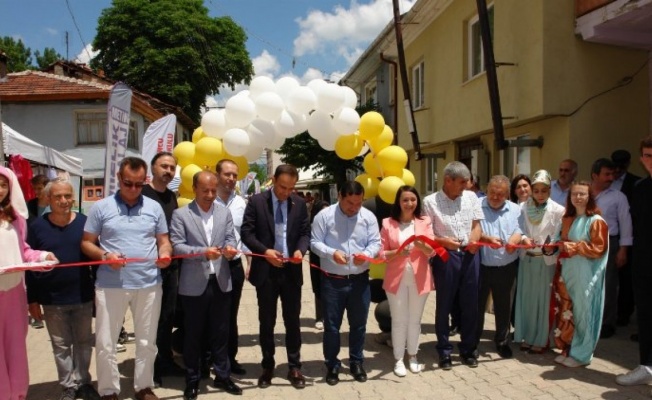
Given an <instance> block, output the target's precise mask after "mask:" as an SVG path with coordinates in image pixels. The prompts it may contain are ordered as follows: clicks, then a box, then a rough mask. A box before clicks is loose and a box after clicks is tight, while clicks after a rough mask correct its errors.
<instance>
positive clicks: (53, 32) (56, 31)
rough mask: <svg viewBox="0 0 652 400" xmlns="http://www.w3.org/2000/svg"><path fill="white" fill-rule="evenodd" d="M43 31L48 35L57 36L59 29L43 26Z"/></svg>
mask: <svg viewBox="0 0 652 400" xmlns="http://www.w3.org/2000/svg"><path fill="white" fill-rule="evenodd" d="M45 31H46V32H47V33H48V35H50V36H57V35H58V34H59V31H58V30H57V29H54V28H45Z"/></svg>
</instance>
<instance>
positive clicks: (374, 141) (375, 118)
mask: <svg viewBox="0 0 652 400" xmlns="http://www.w3.org/2000/svg"><path fill="white" fill-rule="evenodd" d="M393 140H394V132H393V131H392V128H390V127H389V126H388V125H385V120H384V119H383V116H382V115H380V114H379V113H377V112H375V111H369V112H367V113H365V114H364V115H363V116H362V118H360V125H359V128H358V131H357V132H356V133H354V134H353V135H350V136H343V137H341V138H339V139H338V142H337V143H336V148H335V152H336V153H337V155H338V156H339V157H340V158H344V159H346V157H344V155H349V154H351V153H352V152H353V150H352V149H351V147H353V146H358V145H360V143H363V142H364V143H365V145H366V146H367V147H368V148H369V150H370V151H369V152H368V153H367V154H366V155H365V157H364V160H363V161H362V166H363V168H364V171H365V172H364V173H363V174H360V175H358V176H357V177H356V178H355V180H356V181H357V182H359V183H360V184H361V185H362V186H363V187H364V192H365V198H371V197H374V196H376V195H378V196H380V198H381V199H382V200H383V201H384V202H385V203H388V204H392V203H394V199H395V197H396V192H397V191H398V188H399V187H401V186H403V185H410V186H413V185H414V183H415V179H414V175H413V174H412V172H410V171H409V170H407V169H405V167H406V165H407V161H408V156H407V153H406V152H405V150H404V149H403V148H402V147H399V146H395V145H392V141H393ZM338 149H339V151H338ZM347 152H348V153H347ZM363 154H364V153H363ZM351 158H353V157H351Z"/></svg>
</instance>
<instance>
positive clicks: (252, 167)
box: [247, 163, 267, 194]
mask: <svg viewBox="0 0 652 400" xmlns="http://www.w3.org/2000/svg"><path fill="white" fill-rule="evenodd" d="M249 172H255V173H256V177H255V178H254V179H255V180H257V181H258V182H260V183H261V185H262V184H263V183H265V182H266V181H267V168H265V166H264V165H260V164H256V163H254V164H249ZM255 188H256V187H255V186H254V184H253V183H252V184H251V186H249V189H247V194H253V192H254V189H255Z"/></svg>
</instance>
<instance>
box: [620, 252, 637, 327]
mask: <svg viewBox="0 0 652 400" xmlns="http://www.w3.org/2000/svg"><path fill="white" fill-rule="evenodd" d="M632 256H633V254H632V247H631V246H630V247H629V248H628V249H627V264H625V265H624V266H622V267H621V268H619V269H618V322H621V323H622V324H623V325H624V324H627V323H628V322H629V319H630V318H631V316H632V314H633V313H634V288H633V286H632Z"/></svg>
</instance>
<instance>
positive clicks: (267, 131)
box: [247, 118, 276, 147]
mask: <svg viewBox="0 0 652 400" xmlns="http://www.w3.org/2000/svg"><path fill="white" fill-rule="evenodd" d="M247 132H248V133H249V137H250V138H251V143H255V144H256V145H257V146H262V147H269V146H270V145H271V144H272V143H273V142H274V137H275V136H276V130H275V129H274V125H273V124H272V123H271V122H269V121H267V120H264V119H260V118H258V119H255V120H253V121H251V125H249V126H248V127H247Z"/></svg>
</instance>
